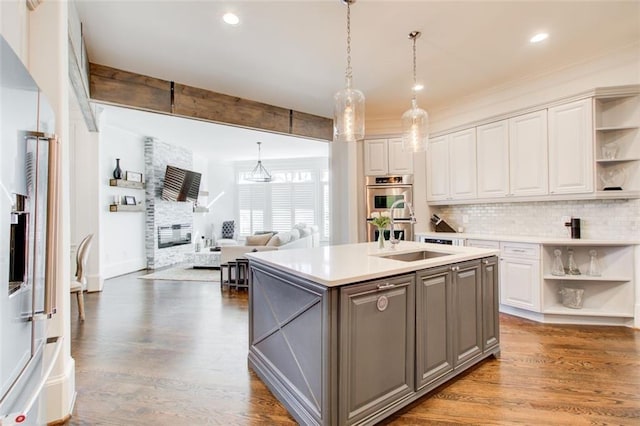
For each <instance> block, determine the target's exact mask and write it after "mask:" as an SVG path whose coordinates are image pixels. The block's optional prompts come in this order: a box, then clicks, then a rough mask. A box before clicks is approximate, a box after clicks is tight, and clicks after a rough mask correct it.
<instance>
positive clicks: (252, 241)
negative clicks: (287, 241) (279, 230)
mask: <svg viewBox="0 0 640 426" xmlns="http://www.w3.org/2000/svg"><path fill="white" fill-rule="evenodd" d="M272 236H273V234H260V235H249V236H248V237H247V239H246V241H245V245H247V246H266V245H267V243H268V242H269V240H270V239H271V237H272Z"/></svg>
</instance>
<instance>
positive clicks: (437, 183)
mask: <svg viewBox="0 0 640 426" xmlns="http://www.w3.org/2000/svg"><path fill="white" fill-rule="evenodd" d="M448 140H449V139H448V138H447V136H440V137H438V138H432V139H429V143H428V144H427V200H430V201H438V200H447V199H449V144H448Z"/></svg>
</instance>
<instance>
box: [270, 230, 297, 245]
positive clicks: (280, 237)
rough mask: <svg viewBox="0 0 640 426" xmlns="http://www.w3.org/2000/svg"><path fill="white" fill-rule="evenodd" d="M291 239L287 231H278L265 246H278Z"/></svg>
mask: <svg viewBox="0 0 640 426" xmlns="http://www.w3.org/2000/svg"><path fill="white" fill-rule="evenodd" d="M289 241H291V233H289V232H278V233H277V234H276V235H274V236H273V237H271V239H270V240H269V242H268V243H267V246H270V247H280V246H281V245H284V244H287V243H288V242H289Z"/></svg>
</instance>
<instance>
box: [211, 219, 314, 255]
mask: <svg viewBox="0 0 640 426" xmlns="http://www.w3.org/2000/svg"><path fill="white" fill-rule="evenodd" d="M319 245H320V233H319V231H318V227H317V226H316V225H306V224H304V223H299V224H296V225H294V227H293V228H292V229H291V230H290V231H286V232H277V233H272V232H264V233H257V234H255V235H251V236H248V237H247V238H246V240H245V243H244V245H237V246H222V247H220V264H224V263H227V262H229V261H233V260H236V259H239V258H242V257H244V255H245V253H249V252H256V251H269V250H288V249H294V248H311V247H318V246H319Z"/></svg>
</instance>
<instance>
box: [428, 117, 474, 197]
mask: <svg viewBox="0 0 640 426" xmlns="http://www.w3.org/2000/svg"><path fill="white" fill-rule="evenodd" d="M475 198H476V131H475V128H472V129H466V130H462V131H460V132H456V133H451V134H448V135H444V136H440V137H437V138H432V139H429V144H428V147H427V200H429V201H441V200H466V199H475Z"/></svg>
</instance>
